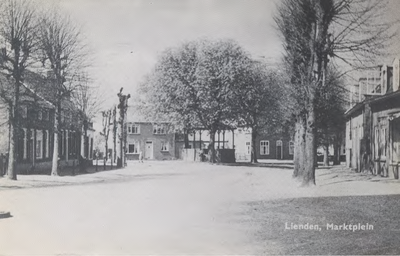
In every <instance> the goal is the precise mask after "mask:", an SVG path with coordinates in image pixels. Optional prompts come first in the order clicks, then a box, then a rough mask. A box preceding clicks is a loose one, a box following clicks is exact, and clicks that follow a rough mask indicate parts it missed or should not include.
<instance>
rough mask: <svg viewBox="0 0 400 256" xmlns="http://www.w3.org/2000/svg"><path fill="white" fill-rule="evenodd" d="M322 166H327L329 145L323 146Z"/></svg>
mask: <svg viewBox="0 0 400 256" xmlns="http://www.w3.org/2000/svg"><path fill="white" fill-rule="evenodd" d="M324 166H329V144H328V143H325V145H324Z"/></svg>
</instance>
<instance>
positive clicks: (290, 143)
mask: <svg viewBox="0 0 400 256" xmlns="http://www.w3.org/2000/svg"><path fill="white" fill-rule="evenodd" d="M293 154H294V142H293V141H289V155H293Z"/></svg>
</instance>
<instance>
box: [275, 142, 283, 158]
mask: <svg viewBox="0 0 400 256" xmlns="http://www.w3.org/2000/svg"><path fill="white" fill-rule="evenodd" d="M276 159H283V152H282V141H281V140H277V141H276Z"/></svg>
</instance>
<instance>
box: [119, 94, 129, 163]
mask: <svg viewBox="0 0 400 256" xmlns="http://www.w3.org/2000/svg"><path fill="white" fill-rule="evenodd" d="M123 89H124V88H123V87H121V89H120V91H119V93H118V94H117V96H118V98H119V104H118V109H119V122H120V125H121V137H120V162H118V163H117V164H118V165H119V167H124V166H125V162H126V160H125V151H126V127H125V126H126V125H125V120H126V112H127V109H128V99H129V98H130V97H131V95H130V94H128V95H125V94H122V90H123Z"/></svg>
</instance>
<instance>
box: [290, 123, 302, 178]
mask: <svg viewBox="0 0 400 256" xmlns="http://www.w3.org/2000/svg"><path fill="white" fill-rule="evenodd" d="M294 140H295V141H294V155H293V162H294V170H293V177H294V178H300V177H301V176H302V174H303V170H304V157H305V155H304V152H305V151H304V150H305V122H304V119H303V117H302V116H298V117H297V120H296V124H295V137H294Z"/></svg>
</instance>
